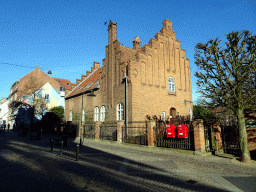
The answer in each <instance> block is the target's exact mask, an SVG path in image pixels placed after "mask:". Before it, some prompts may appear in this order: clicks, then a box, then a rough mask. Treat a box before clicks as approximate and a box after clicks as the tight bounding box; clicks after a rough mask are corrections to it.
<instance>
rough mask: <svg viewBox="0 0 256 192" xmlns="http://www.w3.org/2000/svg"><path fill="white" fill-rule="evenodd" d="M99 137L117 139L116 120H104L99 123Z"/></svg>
mask: <svg viewBox="0 0 256 192" xmlns="http://www.w3.org/2000/svg"><path fill="white" fill-rule="evenodd" d="M100 139H103V140H112V141H117V124H116V122H104V123H102V124H101V125H100Z"/></svg>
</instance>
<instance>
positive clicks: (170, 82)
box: [168, 77, 175, 92]
mask: <svg viewBox="0 0 256 192" xmlns="http://www.w3.org/2000/svg"><path fill="white" fill-rule="evenodd" d="M168 89H169V91H170V92H175V82H174V78H173V77H169V79H168Z"/></svg>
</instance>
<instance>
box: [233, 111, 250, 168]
mask: <svg viewBox="0 0 256 192" xmlns="http://www.w3.org/2000/svg"><path fill="white" fill-rule="evenodd" d="M236 115H237V121H238V128H239V143H240V149H241V158H242V162H243V163H249V162H250V161H251V156H250V151H249V147H248V140H247V131H246V126H245V119H244V110H243V109H241V108H240V109H237V111H236Z"/></svg>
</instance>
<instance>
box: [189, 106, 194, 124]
mask: <svg viewBox="0 0 256 192" xmlns="http://www.w3.org/2000/svg"><path fill="white" fill-rule="evenodd" d="M189 117H190V121H192V119H193V111H192V107H189Z"/></svg>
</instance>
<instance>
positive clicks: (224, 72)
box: [195, 30, 256, 162]
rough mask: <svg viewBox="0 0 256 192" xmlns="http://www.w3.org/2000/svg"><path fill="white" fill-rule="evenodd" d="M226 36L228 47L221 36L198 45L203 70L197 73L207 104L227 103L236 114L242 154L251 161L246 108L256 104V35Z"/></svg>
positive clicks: (245, 33)
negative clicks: (222, 44) (221, 44)
mask: <svg viewBox="0 0 256 192" xmlns="http://www.w3.org/2000/svg"><path fill="white" fill-rule="evenodd" d="M226 36H227V40H228V41H227V42H226V43H225V47H224V46H220V42H221V40H219V39H218V38H217V39H215V40H210V41H208V42H207V43H198V44H197V45H196V47H195V49H196V53H195V64H196V65H197V66H198V69H199V72H196V74H195V76H196V77H197V78H198V82H197V85H198V86H199V91H198V92H199V93H201V94H202V96H203V100H201V101H202V102H203V103H204V104H206V106H208V107H211V108H216V107H219V106H220V107H225V108H227V109H231V110H232V111H233V112H234V114H235V115H236V117H237V121H238V127H239V142H240V148H241V158H242V161H243V162H249V161H250V159H251V157H250V153H249V148H248V142H247V132H246V126H245V118H244V109H252V108H254V109H255V108H256V107H255V102H256V89H255V88H256V86H255V80H256V79H255V76H256V62H255V61H256V58H255V54H256V36H255V35H252V34H251V32H249V31H246V30H244V31H242V32H236V31H235V32H231V33H229V34H227V35H226Z"/></svg>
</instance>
